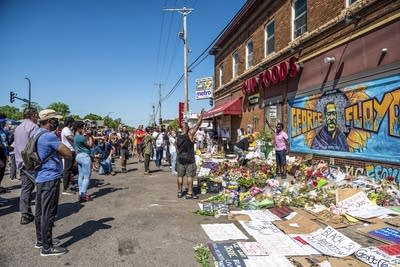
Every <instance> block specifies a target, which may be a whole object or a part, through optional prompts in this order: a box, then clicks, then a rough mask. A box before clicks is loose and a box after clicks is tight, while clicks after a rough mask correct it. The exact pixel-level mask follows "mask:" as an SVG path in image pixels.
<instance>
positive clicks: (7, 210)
mask: <svg viewBox="0 0 400 267" xmlns="http://www.w3.org/2000/svg"><path fill="white" fill-rule="evenodd" d="M3 199H5V200H7V202H6V203H2V204H1V205H0V216H4V215H8V214H11V213H14V212H18V211H19V197H13V198H3Z"/></svg>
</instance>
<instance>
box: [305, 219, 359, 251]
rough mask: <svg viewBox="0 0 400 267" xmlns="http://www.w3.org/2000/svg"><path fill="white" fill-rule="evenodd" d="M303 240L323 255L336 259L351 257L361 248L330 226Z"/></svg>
mask: <svg viewBox="0 0 400 267" xmlns="http://www.w3.org/2000/svg"><path fill="white" fill-rule="evenodd" d="M303 238H304V239H305V240H306V241H307V243H308V244H310V245H311V246H313V247H314V248H315V249H317V250H318V251H320V252H321V253H322V254H325V255H329V256H334V257H345V256H350V255H351V254H353V253H354V252H356V251H357V250H358V249H359V248H360V247H361V246H360V245H359V244H358V243H356V242H354V241H353V240H351V239H350V238H348V237H347V236H345V235H343V234H342V233H340V232H338V231H336V230H335V229H334V228H332V227H330V226H328V227H326V228H325V229H319V230H318V231H315V232H313V233H311V234H308V235H303Z"/></svg>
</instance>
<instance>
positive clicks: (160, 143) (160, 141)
mask: <svg viewBox="0 0 400 267" xmlns="http://www.w3.org/2000/svg"><path fill="white" fill-rule="evenodd" d="M157 131H158V132H157V134H156V135H155V134H154V133H153V136H155V137H154V142H155V146H156V160H155V163H156V167H157V168H160V167H161V163H162V158H163V153H164V132H165V129H159V128H158V129H157Z"/></svg>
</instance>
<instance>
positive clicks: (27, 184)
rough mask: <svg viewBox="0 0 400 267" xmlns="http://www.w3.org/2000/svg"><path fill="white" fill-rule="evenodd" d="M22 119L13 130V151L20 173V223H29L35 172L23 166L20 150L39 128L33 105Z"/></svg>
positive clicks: (26, 109) (25, 110) (24, 113)
mask: <svg viewBox="0 0 400 267" xmlns="http://www.w3.org/2000/svg"><path fill="white" fill-rule="evenodd" d="M23 116H24V120H23V121H22V123H21V124H20V125H18V126H17V128H15V131H14V152H15V164H16V166H17V169H18V170H19V173H20V179H21V195H20V198H19V211H20V212H21V220H20V223H21V224H23V225H24V224H29V223H30V222H32V221H33V220H34V216H33V213H32V209H31V203H32V199H33V190H34V189H35V172H33V171H28V170H26V169H25V167H24V161H23V160H22V154H21V153H22V150H24V148H25V147H26V144H27V143H28V141H29V138H30V137H32V136H33V134H34V133H35V131H36V130H37V129H38V128H39V126H38V125H37V121H38V118H39V114H38V112H37V109H36V108H34V107H30V108H25V109H24V112H23Z"/></svg>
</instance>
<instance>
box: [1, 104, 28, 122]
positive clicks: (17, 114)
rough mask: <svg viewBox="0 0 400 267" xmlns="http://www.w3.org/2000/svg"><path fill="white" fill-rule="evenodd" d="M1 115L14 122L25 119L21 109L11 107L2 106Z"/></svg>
mask: <svg viewBox="0 0 400 267" xmlns="http://www.w3.org/2000/svg"><path fill="white" fill-rule="evenodd" d="M0 113H2V114H4V115H5V116H6V117H7V118H9V119H13V120H21V119H22V118H23V114H22V112H21V111H19V109H17V108H16V107H13V106H9V105H6V106H1V107H0Z"/></svg>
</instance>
